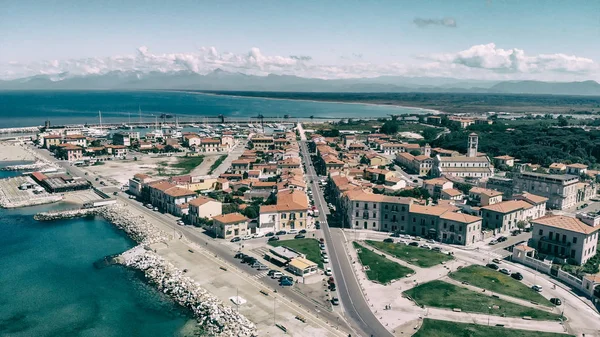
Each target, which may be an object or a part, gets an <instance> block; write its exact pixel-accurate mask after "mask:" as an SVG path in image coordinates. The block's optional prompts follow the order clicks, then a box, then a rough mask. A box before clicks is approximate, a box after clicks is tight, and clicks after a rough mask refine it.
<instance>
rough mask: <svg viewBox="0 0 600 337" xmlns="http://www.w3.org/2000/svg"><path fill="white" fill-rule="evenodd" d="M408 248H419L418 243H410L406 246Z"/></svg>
mask: <svg viewBox="0 0 600 337" xmlns="http://www.w3.org/2000/svg"><path fill="white" fill-rule="evenodd" d="M408 245H409V246H413V247H419V243H418V242H414V241H413V242H411V243H409V244H408Z"/></svg>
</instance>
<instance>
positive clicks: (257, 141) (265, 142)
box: [250, 136, 274, 152]
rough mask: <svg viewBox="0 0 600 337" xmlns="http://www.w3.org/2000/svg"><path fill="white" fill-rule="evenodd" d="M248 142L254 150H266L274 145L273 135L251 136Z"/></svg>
mask: <svg viewBox="0 0 600 337" xmlns="http://www.w3.org/2000/svg"><path fill="white" fill-rule="evenodd" d="M250 143H251V144H252V146H253V149H254V150H256V151H263V152H264V151H267V150H269V149H271V148H273V146H274V141H273V137H260V136H259V137H252V139H250Z"/></svg>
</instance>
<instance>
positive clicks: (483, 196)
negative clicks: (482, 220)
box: [469, 187, 502, 206]
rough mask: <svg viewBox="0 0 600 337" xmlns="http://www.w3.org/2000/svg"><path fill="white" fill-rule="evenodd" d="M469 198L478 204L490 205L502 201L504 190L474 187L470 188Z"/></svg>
mask: <svg viewBox="0 0 600 337" xmlns="http://www.w3.org/2000/svg"><path fill="white" fill-rule="evenodd" d="M469 200H470V201H471V202H472V203H474V204H475V205H476V206H489V205H493V204H497V203H499V202H502V192H498V191H496V190H490V189H487V188H481V187H473V188H471V189H470V190H469Z"/></svg>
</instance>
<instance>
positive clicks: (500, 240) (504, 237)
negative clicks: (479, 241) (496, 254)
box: [497, 236, 508, 242]
mask: <svg viewBox="0 0 600 337" xmlns="http://www.w3.org/2000/svg"><path fill="white" fill-rule="evenodd" d="M506 240H508V238H507V237H506V236H501V237H499V238H498V239H497V241H498V242H504V241H506Z"/></svg>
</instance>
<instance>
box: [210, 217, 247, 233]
mask: <svg viewBox="0 0 600 337" xmlns="http://www.w3.org/2000/svg"><path fill="white" fill-rule="evenodd" d="M213 228H214V232H215V235H216V236H217V237H219V238H222V239H232V238H234V237H236V236H237V237H241V236H244V235H248V234H249V233H250V232H249V230H248V218H246V217H245V216H243V215H242V214H240V213H229V214H223V215H217V216H215V217H214V218H213Z"/></svg>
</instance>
